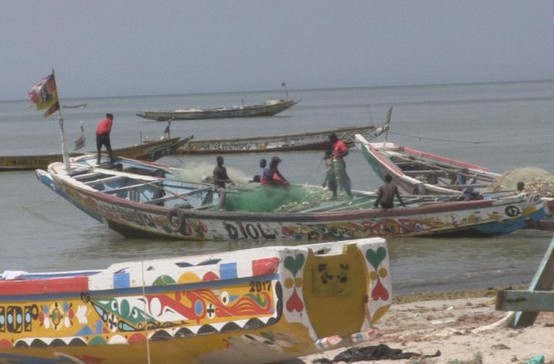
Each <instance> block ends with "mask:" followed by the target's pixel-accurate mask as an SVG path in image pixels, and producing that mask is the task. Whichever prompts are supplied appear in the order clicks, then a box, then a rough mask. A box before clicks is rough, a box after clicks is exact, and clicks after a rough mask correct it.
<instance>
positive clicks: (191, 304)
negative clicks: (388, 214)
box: [0, 238, 392, 364]
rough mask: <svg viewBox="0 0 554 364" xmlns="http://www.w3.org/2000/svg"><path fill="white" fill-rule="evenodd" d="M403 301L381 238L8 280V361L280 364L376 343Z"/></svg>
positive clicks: (1, 353) (2, 324) (3, 309)
mask: <svg viewBox="0 0 554 364" xmlns="http://www.w3.org/2000/svg"><path fill="white" fill-rule="evenodd" d="M391 303H392V286H391V276H390V265H389V253H388V249H387V244H386V241H385V240H384V239H381V238H372V239H360V240H351V241H345V242H330V243H321V244H310V245H299V246H290V247H286V246H273V247H263V248H255V249H247V250H237V251H234V252H224V253H212V254H206V255H199V256H180V257H171V258H160V259H155V260H143V261H132V262H122V263H115V264H113V265H111V266H109V267H108V268H106V269H100V270H85V271H68V272H42V273H28V272H24V271H4V273H2V274H1V275H0V328H1V330H0V362H2V363H13V364H15V363H102V364H111V363H116V364H126V363H132V364H136V363H187V364H194V363H204V364H208V363H214V364H216V363H217V364H230V363H234V364H248V363H253V364H258V363H272V362H276V361H284V360H288V359H293V358H295V357H298V356H303V355H307V354H313V353H317V352H319V351H321V350H322V349H327V348H330V347H334V348H338V347H342V346H345V345H353V344H357V343H360V342H363V341H367V340H370V339H371V338H373V337H375V335H376V334H377V330H376V329H375V327H374V324H375V323H376V322H377V321H378V320H379V319H380V318H381V317H382V316H383V315H385V314H386V312H387V310H388V309H389V307H390V305H391ZM330 313H332V314H330Z"/></svg>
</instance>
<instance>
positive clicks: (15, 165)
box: [0, 136, 192, 172]
mask: <svg viewBox="0 0 554 364" xmlns="http://www.w3.org/2000/svg"><path fill="white" fill-rule="evenodd" d="M191 140H192V136H191V137H187V138H179V137H177V138H170V139H160V140H149V141H145V142H143V143H142V144H137V145H133V146H130V147H125V148H115V149H113V150H112V152H113V154H114V156H120V157H127V158H134V159H140V160H147V161H155V160H158V159H160V158H162V157H164V156H167V155H171V154H174V153H175V151H176V150H177V149H179V148H181V147H183V146H185V145H186V144H187V143H188V142H190V141H191ZM85 154H96V152H72V153H69V155H70V156H71V157H77V156H82V155H85ZM62 159H63V158H62V155H61V154H39V155H5V156H0V172H1V171H24V170H35V169H44V168H48V165H49V164H51V163H54V162H59V161H61V160H62Z"/></svg>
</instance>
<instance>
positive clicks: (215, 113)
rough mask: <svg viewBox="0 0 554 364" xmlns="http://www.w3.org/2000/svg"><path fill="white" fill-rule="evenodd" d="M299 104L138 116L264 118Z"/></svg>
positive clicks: (284, 102)
mask: <svg viewBox="0 0 554 364" xmlns="http://www.w3.org/2000/svg"><path fill="white" fill-rule="evenodd" d="M299 102H300V100H276V101H275V102H266V103H265V104H263V105H253V106H242V107H236V108H217V109H208V110H200V109H185V110H176V111H144V112H142V113H138V114H137V116H139V117H141V118H144V119H150V120H155V121H172V120H200V119H228V118H246V117H264V116H273V115H276V114H278V113H280V112H283V111H285V110H287V109H290V108H291V107H293V106H294V105H296V104H297V103H299Z"/></svg>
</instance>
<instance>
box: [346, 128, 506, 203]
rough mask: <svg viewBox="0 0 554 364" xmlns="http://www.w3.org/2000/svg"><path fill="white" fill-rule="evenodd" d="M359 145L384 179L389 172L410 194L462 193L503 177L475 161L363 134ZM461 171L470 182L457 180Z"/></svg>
mask: <svg viewBox="0 0 554 364" xmlns="http://www.w3.org/2000/svg"><path fill="white" fill-rule="evenodd" d="M356 144H357V146H358V147H359V149H360V150H361V151H362V154H363V156H364V158H365V160H366V161H367V162H368V164H369V165H370V166H371V168H372V169H373V171H374V172H375V173H376V174H377V175H378V176H379V177H380V178H381V179H383V180H384V178H385V175H387V174H388V175H390V176H391V177H392V181H393V182H394V183H395V184H396V185H397V186H398V187H399V188H401V189H402V190H403V191H406V192H407V193H410V194H446V195H461V194H462V192H463V191H464V189H466V188H467V187H472V188H475V189H479V188H485V187H487V186H489V185H490V184H491V183H492V182H493V181H494V180H495V179H497V178H498V177H500V174H498V173H494V172H490V171H489V170H488V169H486V168H484V167H481V166H478V165H475V164H471V163H466V162H462V161H458V160H455V159H451V158H447V157H442V156H439V155H436V154H432V153H428V152H424V151H421V150H417V149H413V148H408V147H405V146H400V145H397V144H394V143H391V142H383V143H370V142H368V140H367V139H366V138H365V137H364V136H363V135H359V136H356ZM460 174H462V175H463V176H464V179H466V180H467V181H468V183H464V184H460V183H456V181H457V177H458V175H460ZM416 177H417V178H416ZM430 181H433V183H431V182H430Z"/></svg>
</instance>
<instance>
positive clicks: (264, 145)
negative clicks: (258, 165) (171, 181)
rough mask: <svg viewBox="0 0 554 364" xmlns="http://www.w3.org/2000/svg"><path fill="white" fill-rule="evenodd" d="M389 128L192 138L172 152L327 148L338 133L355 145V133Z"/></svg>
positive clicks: (376, 132) (366, 134) (369, 136)
mask: <svg viewBox="0 0 554 364" xmlns="http://www.w3.org/2000/svg"><path fill="white" fill-rule="evenodd" d="M387 129H388V124H385V125H383V126H381V127H375V126H373V125H368V126H350V127H343V128H337V129H331V130H323V131H317V132H310V133H301V134H284V135H275V136H268V137H265V136H260V137H249V138H233V139H205V140H192V141H190V142H189V143H187V144H186V145H184V146H183V147H181V148H179V149H178V150H177V151H176V153H175V154H224V153H260V152H264V153H268V152H287V151H304V150H327V149H330V147H331V146H330V144H329V135H330V134H332V133H335V134H337V136H338V138H339V139H342V140H344V141H345V142H346V143H347V144H348V146H350V147H352V146H354V136H355V135H356V134H361V135H363V136H364V137H365V138H367V139H372V138H374V137H376V136H378V135H380V134H381V133H382V132H383V131H385V130H387Z"/></svg>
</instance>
